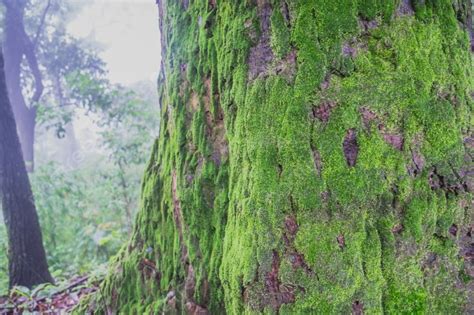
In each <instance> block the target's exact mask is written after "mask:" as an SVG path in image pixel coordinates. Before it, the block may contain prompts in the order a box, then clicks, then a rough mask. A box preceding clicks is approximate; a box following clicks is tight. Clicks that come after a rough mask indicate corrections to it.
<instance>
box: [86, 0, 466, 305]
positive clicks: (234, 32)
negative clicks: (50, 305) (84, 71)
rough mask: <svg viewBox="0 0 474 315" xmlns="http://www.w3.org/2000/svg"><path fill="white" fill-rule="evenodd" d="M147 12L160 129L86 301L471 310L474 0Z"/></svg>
mask: <svg viewBox="0 0 474 315" xmlns="http://www.w3.org/2000/svg"><path fill="white" fill-rule="evenodd" d="M158 6H159V12H160V27H161V32H162V36H161V38H162V48H163V59H162V60H163V67H162V71H163V72H162V75H161V81H160V95H161V104H162V114H161V117H162V123H161V133H160V138H159V140H158V141H157V142H156V144H155V146H154V149H153V153H152V158H151V160H150V162H149V164H148V167H147V170H146V175H145V178H144V183H143V186H142V188H143V190H142V200H141V204H142V209H141V211H140V212H139V213H138V216H137V220H136V225H135V229H134V234H133V237H132V238H131V240H130V242H129V244H127V246H125V247H123V248H122V250H121V251H120V253H119V254H118V255H117V257H116V260H115V265H114V266H112V267H111V268H110V273H109V276H108V277H107V279H106V281H105V283H104V284H103V287H102V291H101V294H100V296H97V300H96V301H95V303H91V304H90V305H91V306H92V307H93V306H94V305H95V307H96V308H97V307H98V308H99V309H96V311H97V312H99V313H100V312H102V313H139V314H142V313H159V312H165V313H166V312H183V313H184V312H187V313H189V314H206V313H211V314H214V313H215V314H220V313H229V314H243V313H246V314H252V313H277V312H280V313H288V314H301V313H321V314H349V313H353V314H363V313H368V314H372V313H387V314H400V313H406V314H424V313H440V314H444V313H451V314H461V313H470V312H473V311H474V305H473V301H472V298H469V297H470V296H471V297H472V277H473V275H474V274H473V260H472V257H473V252H474V249H473V247H472V243H473V238H472V237H473V233H472V222H473V219H474V218H473V207H472V187H473V186H472V177H470V176H472V171H470V169H471V168H472V156H473V151H472V150H473V147H472V143H473V136H472V118H473V116H472V109H473V101H472V96H471V92H472V88H473V82H472V81H473V72H472V70H473V69H472V56H471V55H470V45H469V37H468V32H467V28H468V26H469V25H472V24H471V21H470V20H469V17H470V16H471V11H470V10H471V2H470V1H451V0H437V1H430V0H426V1H405V0H403V1H398V0H393V1H366V0H361V1H354V0H341V1H323V0H321V1H319V0H315V1H280V0H261V1H260V0H259V1H208V0H197V1H158ZM470 174H471V175H470Z"/></svg>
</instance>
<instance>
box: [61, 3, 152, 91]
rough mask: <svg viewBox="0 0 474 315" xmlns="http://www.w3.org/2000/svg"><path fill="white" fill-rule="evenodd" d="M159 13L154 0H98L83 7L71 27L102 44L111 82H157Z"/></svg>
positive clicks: (80, 36) (70, 28)
mask: <svg viewBox="0 0 474 315" xmlns="http://www.w3.org/2000/svg"><path fill="white" fill-rule="evenodd" d="M157 12H158V10H157V6H156V4H155V2H154V1H153V0H128V1H121V0H96V1H93V2H92V3H91V4H90V5H87V6H85V7H84V9H83V11H82V12H81V13H80V15H79V16H78V17H77V18H76V19H74V20H73V21H72V22H71V23H70V24H69V26H68V30H69V32H70V33H71V34H72V35H74V36H76V37H79V38H87V39H89V40H91V41H93V42H97V43H98V44H99V45H100V46H101V48H102V52H101V54H100V55H101V57H102V59H103V60H104V61H105V62H106V63H107V68H108V70H109V78H110V80H111V81H113V82H115V83H121V84H131V83H135V82H137V81H142V80H152V81H155V79H156V77H157V73H158V69H159V64H160V40H159V30H158V14H157Z"/></svg>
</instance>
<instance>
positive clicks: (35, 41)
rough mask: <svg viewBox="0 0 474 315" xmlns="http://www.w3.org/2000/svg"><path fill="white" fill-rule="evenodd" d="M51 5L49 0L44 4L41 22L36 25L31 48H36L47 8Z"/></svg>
mask: <svg viewBox="0 0 474 315" xmlns="http://www.w3.org/2000/svg"><path fill="white" fill-rule="evenodd" d="M50 7H51V0H48V4H47V5H46V7H45V9H44V11H43V15H42V16H41V22H40V24H39V25H38V29H37V30H36V36H35V39H34V41H33V50H36V47H37V46H38V42H39V39H40V37H41V32H42V31H43V28H44V24H45V22H46V15H47V14H48V11H49V8H50Z"/></svg>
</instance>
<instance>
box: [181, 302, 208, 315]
mask: <svg viewBox="0 0 474 315" xmlns="http://www.w3.org/2000/svg"><path fill="white" fill-rule="evenodd" d="M186 313H187V314H189V315H207V314H209V311H208V310H207V309H206V308H204V307H202V306H200V305H198V304H196V303H194V302H187V303H186Z"/></svg>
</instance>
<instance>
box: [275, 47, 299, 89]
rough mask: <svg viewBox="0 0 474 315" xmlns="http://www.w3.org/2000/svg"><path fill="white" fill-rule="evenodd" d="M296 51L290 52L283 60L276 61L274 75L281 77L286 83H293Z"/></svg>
mask: <svg viewBox="0 0 474 315" xmlns="http://www.w3.org/2000/svg"><path fill="white" fill-rule="evenodd" d="M296 57H297V54H296V50H294V49H293V50H292V51H290V52H289V53H288V54H287V55H286V56H285V57H284V58H283V59H281V60H278V61H277V63H276V65H275V74H277V75H281V76H283V77H284V78H285V79H286V80H287V82H289V83H290V82H293V79H294V78H295V75H296Z"/></svg>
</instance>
